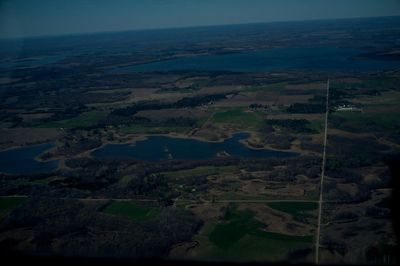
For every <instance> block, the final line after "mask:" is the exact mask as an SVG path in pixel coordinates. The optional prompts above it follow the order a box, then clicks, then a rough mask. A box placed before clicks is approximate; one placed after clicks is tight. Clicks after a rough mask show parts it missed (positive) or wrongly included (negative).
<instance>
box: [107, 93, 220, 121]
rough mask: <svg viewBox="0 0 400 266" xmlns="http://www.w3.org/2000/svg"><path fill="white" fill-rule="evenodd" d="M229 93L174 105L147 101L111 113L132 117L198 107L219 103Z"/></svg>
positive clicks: (191, 98) (202, 97) (202, 96)
mask: <svg viewBox="0 0 400 266" xmlns="http://www.w3.org/2000/svg"><path fill="white" fill-rule="evenodd" d="M226 95H227V93H220V94H211V95H200V96H195V97H185V98H183V99H180V100H178V101H177V102H174V103H161V102H159V101H145V102H140V103H137V104H135V105H133V106H128V107H125V108H118V109H115V110H114V111H112V112H111V114H112V115H118V116H131V115H134V114H136V113H137V112H139V111H143V110H160V109H170V108H187V107H196V106H200V105H204V104H208V103H210V102H215V101H219V100H222V99H225V98H226Z"/></svg>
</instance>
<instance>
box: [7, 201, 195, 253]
mask: <svg viewBox="0 0 400 266" xmlns="http://www.w3.org/2000/svg"><path fill="white" fill-rule="evenodd" d="M200 225H201V222H200V221H199V220H198V218H196V217H195V216H194V215H192V214H191V213H190V212H188V211H186V210H183V209H178V208H164V209H163V210H162V212H161V213H160V215H159V216H158V217H157V219H151V220H146V221H143V222H142V221H135V220H131V219H126V218H120V217H118V216H114V215H108V214H103V213H100V212H98V211H96V209H94V208H92V207H87V206H85V205H84V204H83V203H81V202H79V201H76V200H57V199H50V198H35V199H31V200H29V201H28V202H27V203H26V204H24V206H22V207H21V208H19V209H18V210H16V211H15V212H13V213H12V214H11V215H10V216H9V217H8V219H7V220H6V221H5V222H4V223H2V225H1V226H0V232H6V231H8V230H18V229H19V228H25V229H29V230H31V231H32V232H33V235H32V237H33V240H32V241H33V243H34V245H33V246H32V248H31V250H30V251H29V252H34V253H37V252H40V253H42V254H48V255H60V254H62V255H70V256H71V255H73V256H84V257H90V256H96V257H99V256H101V257H135V258H141V257H153V258H154V257H164V256H166V255H167V254H168V252H169V250H170V248H171V247H172V246H173V245H175V244H178V243H181V242H184V241H187V240H190V239H191V237H192V236H193V235H194V234H195V233H196V231H197V230H198V229H199V227H200ZM10 240H13V243H15V244H14V245H9V246H7V247H4V248H3V249H2V250H1V252H2V253H3V254H6V253H7V252H11V251H20V252H22V253H25V252H27V250H18V247H17V244H19V243H22V242H24V241H26V239H24V238H18V237H17V236H16V238H11V239H8V243H10ZM55 241H57V242H58V244H59V245H58V247H57V248H55V247H54V246H52V245H51V243H53V242H55Z"/></svg>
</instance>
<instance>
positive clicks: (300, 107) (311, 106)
mask: <svg viewBox="0 0 400 266" xmlns="http://www.w3.org/2000/svg"><path fill="white" fill-rule="evenodd" d="M286 111H287V112H288V113H292V114H314V113H317V114H319V113H324V112H325V104H322V103H294V104H291V105H290V106H289V107H288V108H287V109H286Z"/></svg>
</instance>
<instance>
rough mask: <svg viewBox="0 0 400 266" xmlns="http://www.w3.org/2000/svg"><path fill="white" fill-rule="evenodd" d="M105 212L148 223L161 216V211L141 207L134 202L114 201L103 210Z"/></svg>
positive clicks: (154, 208)
mask: <svg viewBox="0 0 400 266" xmlns="http://www.w3.org/2000/svg"><path fill="white" fill-rule="evenodd" d="M103 212H104V213H108V214H112V215H117V216H122V217H126V218H129V219H133V220H138V221H147V220H150V219H153V218H156V217H157V216H159V215H160V213H161V209H159V208H156V207H150V206H144V205H140V204H138V203H135V202H133V201H131V202H130V201H113V202H111V204H109V205H108V206H107V207H106V208H105V209H104V210H103Z"/></svg>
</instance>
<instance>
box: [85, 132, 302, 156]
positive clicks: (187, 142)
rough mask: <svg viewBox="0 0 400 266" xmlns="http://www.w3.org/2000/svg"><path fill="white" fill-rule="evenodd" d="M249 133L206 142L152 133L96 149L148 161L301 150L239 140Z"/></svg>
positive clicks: (100, 151) (93, 153) (95, 153)
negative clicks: (255, 146)
mask: <svg viewBox="0 0 400 266" xmlns="http://www.w3.org/2000/svg"><path fill="white" fill-rule="evenodd" d="M248 137H249V134H248V133H237V134H234V135H233V136H232V137H231V138H229V139H226V140H225V141H223V142H205V141H200V140H194V139H184V138H173V137H168V136H149V137H148V138H147V139H145V140H140V141H136V142H135V143H133V144H107V145H105V146H103V147H102V148H100V149H97V150H95V151H93V152H92V156H94V157H131V158H135V159H139V160H145V161H161V160H168V159H178V160H204V159H212V158H215V157H217V155H218V153H220V152H227V153H229V154H230V155H231V156H238V157H245V158H261V157H290V156H297V155H298V154H297V153H293V152H282V151H274V150H268V149H257V150H255V149H250V148H248V147H246V145H244V144H242V143H240V142H239V140H242V139H246V138H248Z"/></svg>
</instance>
